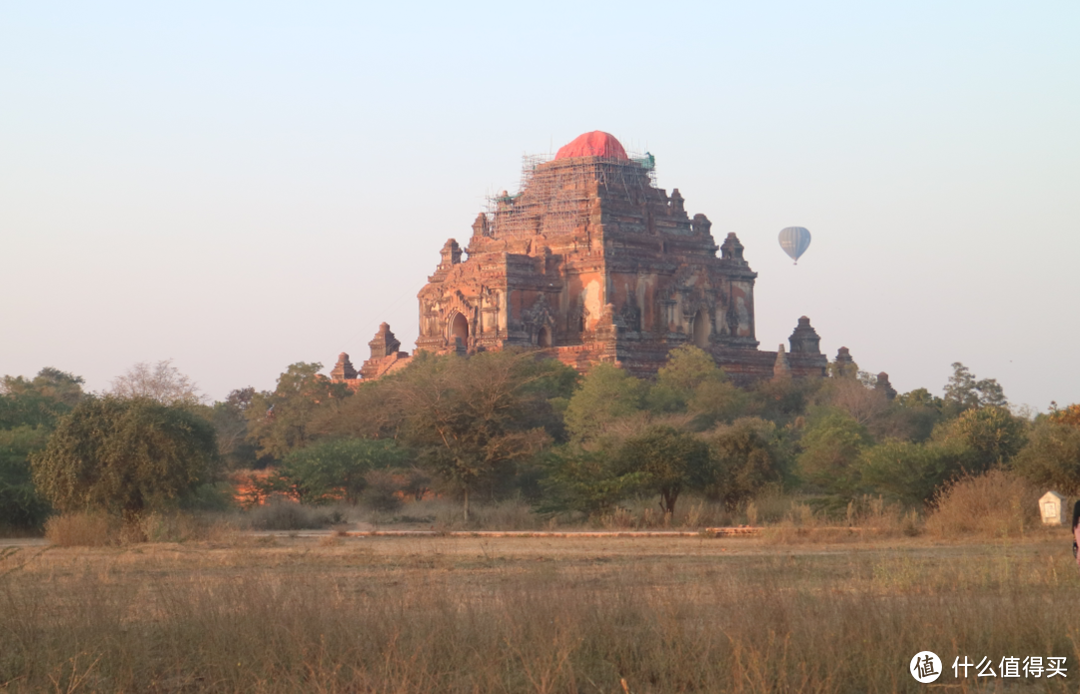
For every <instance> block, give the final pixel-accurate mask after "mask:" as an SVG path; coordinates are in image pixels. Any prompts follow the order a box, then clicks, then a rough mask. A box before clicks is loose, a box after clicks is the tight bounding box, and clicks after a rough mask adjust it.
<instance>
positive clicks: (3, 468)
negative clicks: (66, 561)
mask: <svg viewBox="0 0 1080 694" xmlns="http://www.w3.org/2000/svg"><path fill="white" fill-rule="evenodd" d="M48 440H49V430H48V429H46V428H45V427H43V426H26V425H24V426H21V427H15V428H13V429H0V528H3V527H5V526H6V527H10V528H22V529H25V528H34V527H38V526H40V525H41V524H42V523H43V522H44V521H45V517H46V515H48V512H49V506H48V504H46V503H45V501H44V500H43V499H42V498H41V497H40V496H39V495H38V493H37V490H36V489H35V488H34V482H33V478H32V476H31V471H30V457H31V456H32V455H33V454H34V453H36V452H38V451H40V450H42V449H43V448H45V444H46V443H47V442H48Z"/></svg>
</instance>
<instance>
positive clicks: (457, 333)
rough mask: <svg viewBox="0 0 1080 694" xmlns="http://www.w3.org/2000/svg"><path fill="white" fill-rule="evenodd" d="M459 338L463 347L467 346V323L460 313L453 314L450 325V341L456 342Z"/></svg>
mask: <svg viewBox="0 0 1080 694" xmlns="http://www.w3.org/2000/svg"><path fill="white" fill-rule="evenodd" d="M458 338H461V345H462V346H463V347H468V346H469V321H468V320H466V319H465V316H463V315H462V314H460V313H457V314H454V322H453V323H451V324H450V339H451V341H454V342H456V341H457V339H458Z"/></svg>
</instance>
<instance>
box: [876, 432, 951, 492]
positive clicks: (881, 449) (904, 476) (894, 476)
mask: <svg viewBox="0 0 1080 694" xmlns="http://www.w3.org/2000/svg"><path fill="white" fill-rule="evenodd" d="M966 454H967V449H966V448H965V447H964V445H963V444H962V443H961V442H958V441H928V442H924V443H916V442H913V441H899V440H896V439H891V440H888V441H884V442H882V443H880V444H878V445H876V446H871V447H868V448H865V449H863V451H862V455H861V458H860V462H859V465H860V477H861V480H862V483H863V484H864V485H866V486H867V487H868V491H871V492H873V493H877V494H883V495H885V496H888V497H890V498H893V499H896V500H898V501H901V502H903V503H905V504H908V505H916V504H923V503H927V502H929V501H930V500H932V499H933V498H934V495H935V494H936V493H937V491H938V490H939V489H941V488H942V487H943V486H944V485H946V484H947V483H948V482H950V481H951V480H953V479H955V478H956V477H957V476H959V475H960V474H962V472H963V470H964V461H965V460H966Z"/></svg>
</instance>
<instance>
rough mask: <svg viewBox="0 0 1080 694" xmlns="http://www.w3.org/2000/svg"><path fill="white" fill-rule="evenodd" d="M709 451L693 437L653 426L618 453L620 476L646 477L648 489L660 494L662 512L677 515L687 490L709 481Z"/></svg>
mask: <svg viewBox="0 0 1080 694" xmlns="http://www.w3.org/2000/svg"><path fill="white" fill-rule="evenodd" d="M708 464H709V447H708V446H707V445H706V444H705V443H704V442H703V441H701V440H699V439H697V438H696V437H694V436H693V435H692V434H690V433H687V432H683V431H678V430H677V429H674V428H673V427H668V426H653V427H650V428H649V429H647V430H646V431H644V432H643V433H641V434H640V435H638V436H634V437H632V438H629V439H627V440H626V441H625V442H624V443H623V445H622V446H621V448H620V449H619V453H618V467H619V472H621V473H622V474H623V475H626V474H632V473H642V480H641V484H642V485H643V487H644V488H646V489H648V490H651V491H653V492H656V493H659V494H660V508H661V509H662V510H663V512H664V513H666V514H672V513H674V512H675V502H676V501H677V500H678V499H679V495H680V494H681V493H682V491H683V490H684V489H687V488H691V487H694V486H697V485H698V484H699V483H700V481H701V480H702V479H703V478H704V477H705V469H706V467H707V466H708Z"/></svg>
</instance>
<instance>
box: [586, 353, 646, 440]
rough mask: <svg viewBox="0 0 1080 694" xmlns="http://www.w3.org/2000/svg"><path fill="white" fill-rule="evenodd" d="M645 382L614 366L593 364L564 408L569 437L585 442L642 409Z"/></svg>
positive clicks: (643, 405)
mask: <svg viewBox="0 0 1080 694" xmlns="http://www.w3.org/2000/svg"><path fill="white" fill-rule="evenodd" d="M647 392H648V384H646V383H644V382H643V381H639V380H638V379H636V378H634V377H633V376H631V375H630V374H628V373H626V372H625V371H623V370H622V369H620V368H618V367H617V366H613V365H611V364H597V365H596V366H595V367H593V369H592V370H591V371H590V372H589V373H588V375H587V376H585V378H584V379H583V380H582V382H581V387H579V388H578V389H577V390H576V391H575V392H574V394H573V396H572V397H571V398H570V402H569V403H568V404H567V407H566V428H567V429H568V430H569V431H570V435H571V437H572V438H573V440H575V441H578V442H588V441H590V440H592V439H595V438H596V437H598V436H600V435H601V434H602V433H603V432H604V430H605V429H606V428H607V427H608V426H609V425H610V424H612V423H613V422H615V421H617V420H619V419H623V418H627V417H631V416H633V415H636V414H640V413H642V412H643V411H644V407H645V395H646V393H647Z"/></svg>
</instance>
